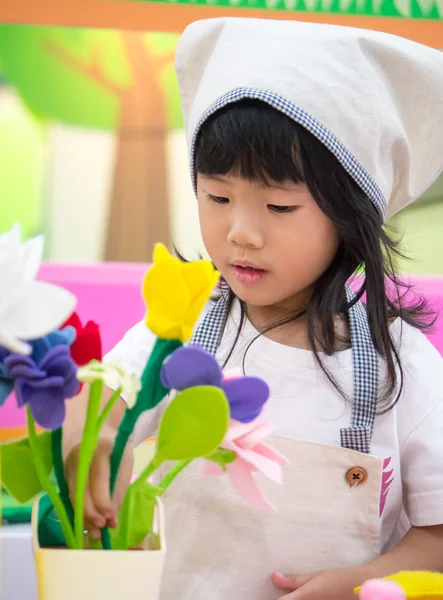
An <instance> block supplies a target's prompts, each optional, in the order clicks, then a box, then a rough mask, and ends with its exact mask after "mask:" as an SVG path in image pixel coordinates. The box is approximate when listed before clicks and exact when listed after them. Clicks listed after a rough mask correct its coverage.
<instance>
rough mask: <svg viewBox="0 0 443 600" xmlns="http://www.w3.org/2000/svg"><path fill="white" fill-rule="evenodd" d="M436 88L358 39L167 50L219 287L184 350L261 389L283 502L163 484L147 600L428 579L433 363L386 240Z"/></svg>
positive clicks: (102, 517)
mask: <svg viewBox="0 0 443 600" xmlns="http://www.w3.org/2000/svg"><path fill="white" fill-rule="evenodd" d="M442 72H443V56H442V55H441V54H440V53H438V52H436V51H434V50H431V49H428V48H425V47H422V46H419V45H417V44H414V43H411V42H408V41H406V40H403V39H398V38H395V37H392V36H388V35H384V34H379V33H374V32H370V31H359V30H354V29H348V28H339V27H332V26H324V25H312V24H303V23H297V22H288V21H287V22H273V21H258V20H257V21H256V20H243V19H218V20H210V21H203V22H199V23H196V24H194V25H192V26H191V27H189V28H188V29H187V31H186V32H185V33H184V35H183V37H182V39H181V41H180V43H179V47H178V51H177V73H178V79H179V85H180V91H181V97H182V104H183V112H184V118H185V123H186V128H187V133H188V139H189V146H190V156H191V174H192V177H193V182H194V185H195V190H196V195H197V201H198V208H199V215H200V224H201V231H202V235H203V240H204V242H205V245H206V248H207V250H208V252H209V255H210V256H211V258H212V260H213V262H214V263H215V265H216V266H217V268H218V269H219V270H220V272H221V274H222V276H223V278H224V281H225V283H226V285H225V287H224V288H223V292H222V294H221V297H220V299H219V300H218V301H217V302H216V303H215V304H214V305H213V306H211V307H209V309H208V312H207V314H206V315H205V317H204V319H203V321H202V323H201V324H200V326H199V327H198V329H197V330H196V333H195V336H194V339H193V341H194V342H195V343H200V344H202V345H203V346H205V347H206V348H207V349H208V350H209V351H211V352H213V353H215V354H216V357H217V359H218V360H219V361H220V363H221V364H222V365H225V366H226V367H229V368H231V367H239V366H240V367H242V368H243V369H244V371H245V372H246V373H247V374H250V375H259V376H261V377H263V378H264V379H265V380H266V381H267V382H268V384H269V385H270V388H271V399H270V401H269V402H268V404H267V408H266V411H267V413H266V418H267V419H268V420H270V421H272V422H274V423H276V424H277V425H278V437H275V438H274V439H273V441H272V445H273V446H274V447H275V448H276V449H278V450H280V451H281V452H282V453H283V454H284V455H285V456H286V457H287V458H288V459H289V460H290V465H289V466H288V467H286V469H285V482H284V485H283V486H282V487H281V488H279V489H276V487H275V485H270V486H269V488H267V487H266V483H265V482H263V483H261V484H260V485H261V486H263V490H264V492H265V495H266V496H267V497H269V498H270V499H271V500H272V501H273V503H274V504H275V505H276V507H277V509H278V513H277V514H266V513H263V512H259V511H257V510H254V509H253V508H250V507H249V506H247V505H245V503H244V502H243V501H242V500H241V499H240V498H239V497H238V496H236V495H235V494H234V493H233V492H232V491H231V489H230V485H229V482H228V481H227V480H226V479H225V478H203V477H202V476H201V475H200V474H199V466H198V465H196V466H195V468H194V469H193V468H192V466H191V467H190V468H189V469H188V470H187V471H186V474H184V475H183V476H182V477H181V478H179V479H177V481H176V482H175V483H174V485H173V486H171V489H170V493H169V497H168V498H167V499H166V500H165V502H166V505H167V507H168V553H167V561H166V566H165V573H164V582H163V589H162V596H161V599H162V600H170V599H173V598H177V597H178V596H179V597H180V598H181V599H182V600H191V599H192V600H194V599H202V600H203V599H205V600H206V599H208V598H210V599H211V600H212V599H213V600H222V599H223V600H225V599H228V598H229V600H245V599H246V598H251V599H253V600H271V599H272V598H274V599H276V598H279V597H281V596H283V595H284V594H287V595H285V597H287V598H293V599H296V598H299V599H300V600H302V599H304V598H305V599H307V600H308V599H310V598H312V599H317V598H322V599H331V600H343V599H346V598H352V597H353V589H354V587H355V586H357V585H359V584H361V583H362V582H364V581H365V580H366V579H369V578H372V577H381V576H384V575H387V574H389V573H392V572H397V571H399V570H402V569H427V570H440V569H443V525H442V524H443V470H442V462H443V435H442V432H443V368H442V360H441V358H440V356H439V355H438V353H437V352H436V351H435V350H434V348H433V347H432V346H431V344H430V343H429V342H428V341H427V339H426V338H425V336H424V335H423V333H421V331H420V328H422V327H423V326H424V325H425V324H426V322H427V321H428V320H429V314H428V313H426V306H425V304H424V303H423V302H421V303H420V302H418V303H416V304H415V305H412V306H411V305H409V308H407V307H406V306H404V304H403V295H404V294H403V292H402V287H401V284H400V283H399V282H398V280H397V279H396V277H395V275H394V272H393V255H395V253H396V251H397V250H396V245H395V244H394V242H393V241H391V239H390V238H389V237H388V234H387V233H386V232H385V230H384V229H383V220H384V219H385V218H386V217H387V216H389V215H392V214H393V213H394V212H396V211H397V210H400V209H401V208H402V207H403V206H405V205H406V204H408V203H410V202H412V201H413V200H414V199H415V198H417V197H418V196H419V195H421V194H422V193H423V192H424V191H425V189H426V188H427V186H428V185H430V184H431V182H432V181H433V180H434V179H435V178H436V177H437V175H438V174H439V172H440V171H441V170H442V166H443V136H442V135H441V124H442V122H443V102H442V98H443V78H442V76H441V73H442ZM439 125H440V127H439ZM359 268H360V269H362V268H364V279H363V282H362V283H360V284H359V285H358V286H357V290H358V293H357V294H356V295H354V294H353V292H351V291H350V288H348V287H347V285H348V281H349V279H350V278H351V277H352V275H353V274H354V273H355V272H356V271H357V269H359ZM389 281H390V282H391V283H392V284H393V285H391V286H390V288H392V289H388V285H387V282H389ZM403 291H404V290H403ZM363 293H365V294H366V304H365V305H364V304H362V303H361V301H360V299H361V296H362V294H363ZM152 343H153V340H152V336H151V334H150V333H149V331H148V330H147V329H146V328H145V327H144V325H143V324H140V325H138V326H136V327H135V328H134V329H133V330H131V331H130V332H129V333H128V334H127V335H126V336H125V338H124V339H123V341H122V342H121V343H120V344H119V345H118V346H117V347H116V348H115V349H114V350H113V351H112V352H111V354H110V356H109V358H110V359H113V360H115V359H118V360H120V361H122V362H123V364H124V365H126V367H127V368H129V369H130V370H132V371H135V372H141V370H142V368H143V366H144V364H145V362H146V358H147V356H148V355H149V352H150V350H151V347H152ZM84 398H85V392H84V396H83V402H84ZM81 401H82V400H81V399H79V402H81ZM78 406H79V405H78V403H75V402H73V403H71V404H70V414H68V420H67V428H68V431H67V434H68V435H65V452H66V457H67V459H66V468H67V473H68V479H69V475H70V474H72V473H73V472H74V471H75V468H76V456H77V447H78V439H79V436H80V434H79V431H80V428H81V418H80V416H79V415H80V412H81V411H79V408H78ZM122 406H123V402H122V403H121V406H119V407H118V408H117V409H116V411H115V412H114V414H113V415H112V418H111V420H110V424H109V427H108V429H107V431H106V434H105V436H104V437H103V439H102V440H101V442H100V444H99V447H98V450H97V453H96V456H95V460H94V464H93V467H92V469H91V478H90V486H89V492H88V498H87V504H86V518H87V526H88V529H89V531H90V532H91V534H93V535H95V536H98V533H99V532H98V528H100V527H102V526H103V525H104V524H105V523H107V524H108V525H109V526H112V525H115V519H116V515H117V510H118V506H119V504H120V502H121V498H122V496H123V494H124V491H125V489H126V486H127V484H128V481H129V478H130V474H131V465H132V463H131V461H132V457H131V451H130V450H129V451H128V452H127V455H126V457H125V460H124V462H123V465H122V468H121V471H120V474H119V483H118V485H117V489H116V494H115V498H113V500H112V501H111V499H110V498H109V494H108V485H107V482H108V458H109V452H110V449H111V447H112V442H113V437H114V431H115V427H116V426H117V425H118V422H119V419H120V418H121V415H122V411H123V408H122ZM162 408H163V405H160V407H159V409H158V410H157V413H156V414H154V415H153V414H151V413H147V414H146V413H145V419H144V420H143V421H142V422H141V423H140V424H139V428H138V431H137V434H136V440H135V443H137V442H139V441H140V440H142V439H145V438H146V437H147V436H150V435H153V434H155V427H156V423H157V422H158V416H159V412H161V410H162ZM280 573H285V574H286V575H282V574H280Z"/></svg>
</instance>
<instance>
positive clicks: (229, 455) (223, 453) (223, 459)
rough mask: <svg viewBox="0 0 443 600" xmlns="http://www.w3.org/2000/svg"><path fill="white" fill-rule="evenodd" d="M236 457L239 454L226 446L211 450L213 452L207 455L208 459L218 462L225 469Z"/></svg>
mask: <svg viewBox="0 0 443 600" xmlns="http://www.w3.org/2000/svg"><path fill="white" fill-rule="evenodd" d="M236 458H237V455H236V454H235V452H234V451H233V450H227V449H226V448H217V450H216V451H215V452H211V454H208V455H207V456H205V459H206V460H210V461H211V462H213V463H216V464H217V465H218V466H219V467H220V468H221V469H222V470H223V471H226V465H229V463H232V462H234V460H235V459H236Z"/></svg>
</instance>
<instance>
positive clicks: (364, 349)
mask: <svg viewBox="0 0 443 600" xmlns="http://www.w3.org/2000/svg"><path fill="white" fill-rule="evenodd" d="M346 295H347V300H348V303H349V304H350V308H349V323H350V331H351V342H352V356H353V363H354V402H353V410H352V417H351V426H350V427H345V428H343V429H341V431H340V438H341V445H342V447H343V448H349V449H351V450H356V451H358V452H364V453H366V454H369V453H370V451H371V438H372V430H373V427H374V420H375V415H376V408H377V395H378V378H379V358H378V354H377V352H376V350H375V348H374V345H373V343H372V338H371V333H370V330H369V324H368V318H367V314H366V309H365V308H364V306H363V305H362V304H361V303H360V302H356V303H355V296H354V294H353V292H352V291H351V290H350V289H349V288H347V289H346ZM227 316H228V315H227V300H226V296H225V295H222V297H221V298H220V299H219V300H218V301H217V302H216V303H215V304H214V306H213V307H212V309H211V310H210V311H209V312H208V313H207V315H206V316H205V317H204V319H203V320H202V322H201V323H200V325H199V326H198V328H197V330H196V332H195V334H194V336H193V337H192V339H191V342H190V343H191V344H200V345H201V346H203V348H205V349H206V350H207V351H208V352H210V353H211V354H213V355H215V353H216V352H217V348H218V346H219V344H220V340H221V337H222V335H223V329H224V326H225V323H226V319H227Z"/></svg>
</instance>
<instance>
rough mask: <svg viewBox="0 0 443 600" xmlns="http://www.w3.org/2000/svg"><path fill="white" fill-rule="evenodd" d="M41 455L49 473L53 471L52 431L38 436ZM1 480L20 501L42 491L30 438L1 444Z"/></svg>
mask: <svg viewBox="0 0 443 600" xmlns="http://www.w3.org/2000/svg"><path fill="white" fill-rule="evenodd" d="M38 443H39V444H40V449H41V455H42V458H43V461H44V464H45V469H46V472H47V474H48V475H49V474H50V473H51V471H52V453H51V432H50V431H44V432H43V433H41V434H40V435H39V436H38ZM0 478H1V479H0V481H1V483H2V485H3V487H4V488H5V489H6V490H7V491H8V493H9V494H10V495H11V496H13V497H14V498H15V499H16V500H18V502H21V503H24V502H28V501H29V500H31V499H32V498H34V497H35V496H36V495H37V494H38V493H40V492H41V491H42V489H43V488H42V486H41V485H40V481H39V479H38V476H37V470H36V468H35V462H34V457H33V454H32V452H31V448H30V445H29V440H28V438H21V439H19V440H15V441H13V442H9V443H6V444H2V445H1V469H0Z"/></svg>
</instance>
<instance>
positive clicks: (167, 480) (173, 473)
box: [158, 460, 192, 494]
mask: <svg viewBox="0 0 443 600" xmlns="http://www.w3.org/2000/svg"><path fill="white" fill-rule="evenodd" d="M191 462H192V460H180V461H178V462H176V463H175V465H174V466H173V467H172V469H171V470H170V471H169V472H168V473H166V475H165V476H164V477H163V479H162V480H161V482H160V483H159V484H158V487H159V488H161V490H162V492H161V493H162V494H163V493H164V492H165V491H166V490H167V489H168V487H169V486H170V485H171V483H172V482H173V481H174V479H175V478H176V477H177V475H179V474H180V473H181V472H182V471H183V469H186V467H187V466H188V465H189V463H191Z"/></svg>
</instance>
